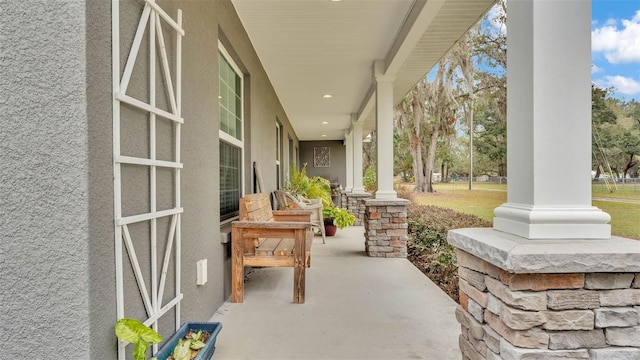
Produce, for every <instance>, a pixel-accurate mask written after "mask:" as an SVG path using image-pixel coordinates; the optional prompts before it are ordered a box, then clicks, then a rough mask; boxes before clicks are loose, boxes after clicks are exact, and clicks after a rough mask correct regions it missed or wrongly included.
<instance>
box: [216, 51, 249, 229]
mask: <svg viewBox="0 0 640 360" xmlns="http://www.w3.org/2000/svg"><path fill="white" fill-rule="evenodd" d="M218 52H219V54H218V55H222V57H223V58H224V59H225V60H226V61H227V63H228V64H229V65H230V66H231V68H232V69H233V71H234V72H235V73H236V75H237V76H238V77H240V90H239V92H238V93H239V94H240V139H238V138H236V137H235V136H233V135H230V134H229V133H227V132H225V131H224V130H222V128H221V127H220V126H218V141H223V142H225V143H227V144H229V145H231V146H234V147H236V148H239V149H240V164H239V169H240V196H244V194H245V176H246V174H245V173H246V171H245V166H244V165H245V164H244V163H245V161H244V156H245V146H244V139H245V134H244V127H245V116H244V115H245V114H244V112H245V110H244V97H245V94H244V73H243V72H242V71H241V70H240V67H238V65H237V64H236V62H235V61H234V60H233V58H232V57H231V55H230V54H229V52H228V51H227V49H226V48H225V47H224V45H223V44H222V42H220V40H218ZM218 61H220V58H219V57H218ZM219 69H220V64H218V125H220V123H221V119H220V99H221V95H220V93H219V92H220V90H219V89H220V70H219ZM218 168H220V164H218ZM220 190H221V189H220V183H218V197H220V194H221V191H220ZM223 216H224V214H222V213H220V224H221V225H224V224H226V223H229V222H231V221H233V220H237V219H238V217H239V215H233V216H230V217H228V218H226V219H224V220H223Z"/></svg>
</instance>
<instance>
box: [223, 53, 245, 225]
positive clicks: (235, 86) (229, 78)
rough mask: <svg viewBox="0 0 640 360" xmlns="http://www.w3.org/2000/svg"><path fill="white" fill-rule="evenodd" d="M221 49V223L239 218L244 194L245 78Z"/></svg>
mask: <svg viewBox="0 0 640 360" xmlns="http://www.w3.org/2000/svg"><path fill="white" fill-rule="evenodd" d="M218 48H219V52H218V64H219V65H218V71H219V73H218V90H219V93H218V103H219V109H220V110H219V113H218V114H219V120H220V131H219V136H220V220H221V221H224V220H227V219H231V218H233V217H235V216H238V212H239V209H240V197H241V196H242V194H243V189H242V184H243V173H242V157H243V156H242V154H243V150H244V143H243V112H242V107H243V99H242V80H243V79H242V73H241V72H240V70H239V69H238V67H237V66H236V64H235V63H234V62H233V61H232V60H231V57H230V56H229V54H228V53H227V52H226V50H225V49H224V47H223V46H222V45H221V44H219V47H218Z"/></svg>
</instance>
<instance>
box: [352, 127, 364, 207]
mask: <svg viewBox="0 0 640 360" xmlns="http://www.w3.org/2000/svg"><path fill="white" fill-rule="evenodd" d="M352 124H353V130H352V131H351V137H352V140H353V190H352V191H351V192H352V193H354V194H362V193H364V187H363V185H362V122H353V123H352Z"/></svg>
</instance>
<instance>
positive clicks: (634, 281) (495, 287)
mask: <svg viewBox="0 0 640 360" xmlns="http://www.w3.org/2000/svg"><path fill="white" fill-rule="evenodd" d="M450 239H451V235H450ZM472 246H473V245H472ZM581 246H584V245H581ZM612 246H615V245H614V244H612ZM636 246H637V247H638V249H640V243H638V244H637V245H636ZM578 248H579V247H576V249H578ZM637 253H638V251H636V254H637ZM457 255H458V261H459V276H460V283H459V284H460V304H461V305H460V306H459V307H458V309H457V310H456V318H457V320H458V321H459V322H460V324H461V325H462V334H461V335H460V338H459V344H460V350H461V352H462V358H463V360H466V359H471V360H476V359H489V360H491V359H507V360H511V359H523V360H524V359H551V360H554V359H563V360H564V359H591V360H605V359H606V360H631V359H633V360H640V273H637V272H612V273H608V272H580V273H578V272H572V273H512V272H507V271H505V270H503V269H501V268H499V267H497V266H495V265H493V264H491V263H489V262H488V261H485V260H483V259H481V258H479V257H476V256H473V255H471V254H469V253H468V252H466V251H462V250H458V251H457ZM496 255H500V254H499V253H498V254H496V253H494V254H491V255H489V253H487V257H496ZM629 255H630V256H629V257H628V258H629V259H630V258H632V256H636V255H635V254H629ZM536 256H537V255H536ZM548 256H549V257H550V258H553V256H554V254H552V253H550V254H548ZM585 257H587V256H585ZM636 258H637V256H636ZM497 262H499V261H497ZM587 262H588V260H587ZM541 263H545V261H542V262H541ZM621 265H622V264H621ZM545 266H546V265H545ZM634 271H637V270H634Z"/></svg>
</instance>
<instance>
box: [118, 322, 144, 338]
mask: <svg viewBox="0 0 640 360" xmlns="http://www.w3.org/2000/svg"><path fill="white" fill-rule="evenodd" d="M141 326H144V327H146V326H145V325H144V324H143V323H141V322H140V321H138V320H136V319H126V318H125V319H120V320H118V322H117V323H116V336H117V337H118V339H121V340H124V341H126V342H128V343H131V344H135V343H137V342H138V339H140V332H139V329H140V327H141Z"/></svg>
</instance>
